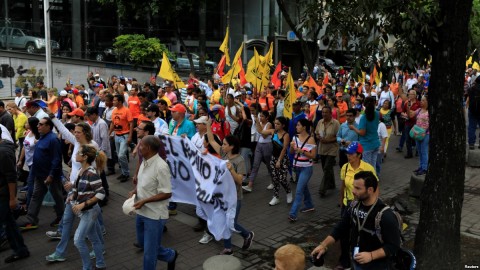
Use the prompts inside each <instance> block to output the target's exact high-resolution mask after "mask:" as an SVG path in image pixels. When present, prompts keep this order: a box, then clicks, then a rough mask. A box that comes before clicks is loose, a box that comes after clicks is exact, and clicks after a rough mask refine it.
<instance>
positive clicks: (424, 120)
mask: <svg viewBox="0 0 480 270" xmlns="http://www.w3.org/2000/svg"><path fill="white" fill-rule="evenodd" d="M415 113H416V115H417V122H416V123H415V124H416V125H417V126H419V127H421V128H423V129H425V130H426V131H427V134H430V130H429V129H428V127H429V126H430V120H429V117H428V111H426V112H422V109H418V110H416V111H415Z"/></svg>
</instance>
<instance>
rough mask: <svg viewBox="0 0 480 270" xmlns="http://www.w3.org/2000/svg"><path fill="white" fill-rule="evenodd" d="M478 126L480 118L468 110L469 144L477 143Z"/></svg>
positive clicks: (479, 125)
mask: <svg viewBox="0 0 480 270" xmlns="http://www.w3.org/2000/svg"><path fill="white" fill-rule="evenodd" d="M477 127H480V118H478V117H475V116H473V114H472V113H471V112H468V144H469V145H473V144H475V141H476V140H477V136H476V132H477ZM419 155H420V153H419Z"/></svg>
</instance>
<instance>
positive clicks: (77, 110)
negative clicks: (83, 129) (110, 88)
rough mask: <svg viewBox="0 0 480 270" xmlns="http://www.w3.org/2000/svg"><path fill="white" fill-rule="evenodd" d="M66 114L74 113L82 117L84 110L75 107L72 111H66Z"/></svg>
mask: <svg viewBox="0 0 480 270" xmlns="http://www.w3.org/2000/svg"><path fill="white" fill-rule="evenodd" d="M68 115H70V116H74V115H76V116H80V117H83V116H85V112H84V111H83V110H82V109H79V108H76V109H75V110H73V111H72V112H70V113H68Z"/></svg>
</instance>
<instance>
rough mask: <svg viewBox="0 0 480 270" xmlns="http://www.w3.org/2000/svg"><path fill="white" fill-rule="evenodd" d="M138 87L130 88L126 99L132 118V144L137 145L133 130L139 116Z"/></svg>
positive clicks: (135, 134) (135, 133)
mask: <svg viewBox="0 0 480 270" xmlns="http://www.w3.org/2000/svg"><path fill="white" fill-rule="evenodd" d="M137 87H138V85H134V86H132V90H130V96H129V97H128V109H129V110H130V112H131V113H132V117H133V142H134V143H135V144H136V143H137V132H136V131H135V128H136V127H137V125H138V117H139V116H140V99H139V98H138V88H137Z"/></svg>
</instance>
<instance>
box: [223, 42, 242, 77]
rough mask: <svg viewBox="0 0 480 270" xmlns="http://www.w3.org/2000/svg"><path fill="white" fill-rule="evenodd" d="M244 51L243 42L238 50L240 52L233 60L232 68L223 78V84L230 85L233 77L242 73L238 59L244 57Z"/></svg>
mask: <svg viewBox="0 0 480 270" xmlns="http://www.w3.org/2000/svg"><path fill="white" fill-rule="evenodd" d="M242 51H243V42H242V45H240V48H238V51H237V53H236V54H235V58H233V65H232V67H231V68H230V70H229V71H228V72H227V74H225V75H223V77H222V82H223V83H230V82H231V81H232V79H233V77H235V76H237V74H238V73H239V72H240V64H239V63H238V59H239V58H240V56H241V55H242Z"/></svg>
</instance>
